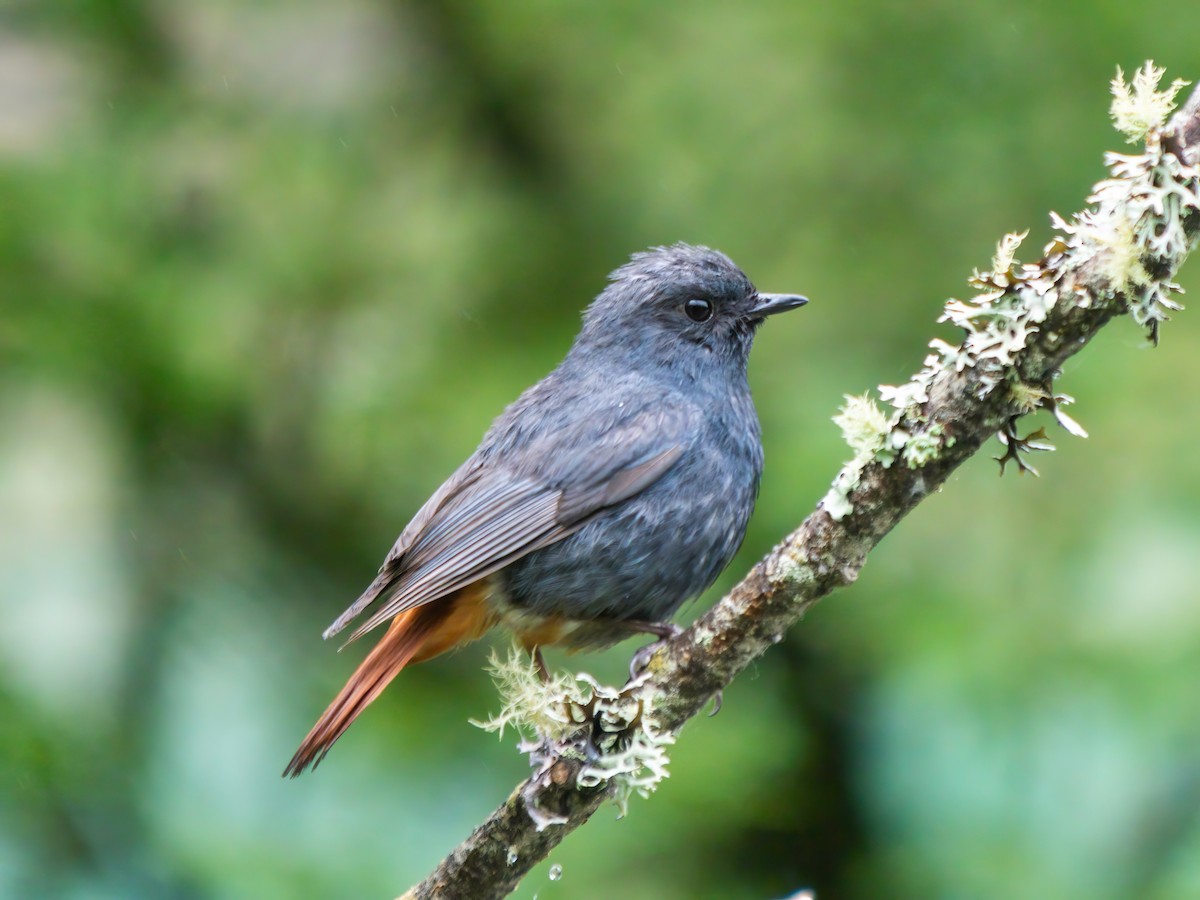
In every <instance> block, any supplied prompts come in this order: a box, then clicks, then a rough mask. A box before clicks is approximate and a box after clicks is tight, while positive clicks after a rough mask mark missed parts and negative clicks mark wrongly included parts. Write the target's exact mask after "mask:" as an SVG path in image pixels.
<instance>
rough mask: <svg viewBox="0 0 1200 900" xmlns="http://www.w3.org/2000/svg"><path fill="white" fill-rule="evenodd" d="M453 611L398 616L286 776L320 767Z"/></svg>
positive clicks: (432, 608) (433, 608)
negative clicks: (346, 733)
mask: <svg viewBox="0 0 1200 900" xmlns="http://www.w3.org/2000/svg"><path fill="white" fill-rule="evenodd" d="M449 612H450V609H449V608H448V607H447V606H446V605H443V604H438V603H433V604H430V605H428V606H421V607H418V608H416V609H412V610H409V611H407V612H405V613H401V614H400V615H398V616H396V618H395V619H393V620H392V624H391V626H390V627H389V628H388V630H387V634H385V635H384V636H383V638H382V639H381V640H380V641H379V643H378V644H376V645H375V647H374V648H373V649H372V650H371V652H370V653H369V654H367V658H366V659H364V660H363V661H362V664H361V665H360V666H359V667H358V668H357V669H356V670H355V671H354V674H353V675H351V676H350V680H349V681H348V682H346V686H345V687H344V688H342V689H341V691H340V692H339V693H338V695H337V696H336V697H335V698H334V700H333V702H332V703H330V704H329V708H328V709H326V710H325V712H324V713H323V714H322V715H321V718H320V719H318V720H317V724H316V725H314V726H313V727H312V730H311V731H310V732H309V733H308V736H307V737H306V738H305V739H304V740H303V742H302V743H301V744H300V749H299V750H297V751H296V755H295V756H293V757H292V761H291V762H289V763H288V764H287V768H286V769H284V770H283V774H284V776H285V777H286V776H290V777H292V778H295V777H296V776H297V775H299V774H300V773H302V772H303V771H304V770H305V769H307V768H309V767H310V766H311V767H313V768H316V767H317V765H319V764H320V762H321V760H323V759H324V758H325V754H326V753H328V752H329V748H330V747H332V746H333V745H334V743H335V742H336V741H337V739H338V738H340V737H341V736H342V735H343V734H344V733H345V731H346V729H347V728H349V727H350V724H351V723H352V722H353V721H354V720H355V719H356V718H358V715H359V713H361V712H362V711H363V710H364V709H366V708H367V706H369V705H370V703H371V701H373V700H374V699H375V698H376V697H378V696H379V694H380V693H381V692H382V691H383V689H384V688H385V687H387V686H388V683H389V682H390V681H391V680H392V679H393V678H395V677H396V676H397V675H398V674H399V673H400V670H401V669H403V668H404V667H405V666H406V665H408V663H409V662H411V661H412V660H413V658H414V657H416V656H418V655H419V654H421V650H422V648H424V647H425V646H426V643H427V641H428V640H429V638H430V637H431V636H432V635H433V633H434V632H435V631H436V630H437V629H438V628H439V626H440V625H441V624H442V619H444V618H445V617H446V615H447V614H448V613H449ZM426 649H427V650H428V649H429V648H426Z"/></svg>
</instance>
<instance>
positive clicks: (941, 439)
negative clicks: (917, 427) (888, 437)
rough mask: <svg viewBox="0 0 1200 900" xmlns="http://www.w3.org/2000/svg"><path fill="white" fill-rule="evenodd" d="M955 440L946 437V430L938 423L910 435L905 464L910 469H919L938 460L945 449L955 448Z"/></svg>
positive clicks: (906, 446)
mask: <svg viewBox="0 0 1200 900" xmlns="http://www.w3.org/2000/svg"><path fill="white" fill-rule="evenodd" d="M953 446H954V438H952V437H949V438H947V437H945V429H944V428H943V427H942V426H941V425H940V424H938V423H935V424H933V425H930V426H929V427H928V428H926V429H925V430H924V431H922V432H919V433H917V434H913V435H910V436H909V438H908V440H907V441H906V442H905V444H904V451H903V457H904V462H905V463H906V464H907V465H908V467H909V468H910V469H919V468H921V467H922V466H925V465H928V464H929V463H931V462H933V461H934V460H935V459H937V458H938V457H939V456H940V455H941V452H942V448H943V447H953Z"/></svg>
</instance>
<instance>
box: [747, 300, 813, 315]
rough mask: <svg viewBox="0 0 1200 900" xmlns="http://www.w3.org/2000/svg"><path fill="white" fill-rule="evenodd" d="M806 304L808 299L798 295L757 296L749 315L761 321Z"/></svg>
mask: <svg viewBox="0 0 1200 900" xmlns="http://www.w3.org/2000/svg"><path fill="white" fill-rule="evenodd" d="M807 302H808V298H807V297H801V296H800V295H799V294H759V295H758V300H757V302H756V303H755V304H754V308H753V309H752V310H751V311H750V315H751V316H753V317H754V318H756V319H762V318H765V317H766V316H773V315H775V313H781V312H787V311H788V310H789V309H799V308H800V307H801V306H803V305H804V304H805V303H807Z"/></svg>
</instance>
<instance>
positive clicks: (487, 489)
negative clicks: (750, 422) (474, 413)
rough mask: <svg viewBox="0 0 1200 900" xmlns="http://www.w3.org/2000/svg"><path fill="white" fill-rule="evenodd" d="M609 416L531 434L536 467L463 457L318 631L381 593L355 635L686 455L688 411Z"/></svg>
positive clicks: (505, 560) (342, 621)
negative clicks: (368, 580) (375, 570)
mask: <svg viewBox="0 0 1200 900" xmlns="http://www.w3.org/2000/svg"><path fill="white" fill-rule="evenodd" d="M613 418H614V417H613V416H605V415H602V414H601V415H598V416H597V415H593V416H589V417H588V419H587V420H581V421H580V422H578V423H575V424H574V425H573V426H571V427H568V428H565V429H561V430H558V431H556V432H555V433H554V434H553V435H550V436H548V437H546V438H544V439H542V440H539V441H536V442H534V445H531V446H529V447H528V448H526V449H527V450H528V451H529V452H527V453H523V454H521V456H522V458H523V459H526V460H528V459H531V458H532V459H541V460H545V465H544V466H541V467H539V471H536V472H530V471H527V470H529V469H530V467H529V466H528V465H526V466H523V467H516V466H513V467H506V466H505V465H504V464H503V463H502V462H499V461H497V460H495V459H493V460H489V461H488V462H487V463H486V464H484V463H481V462H480V460H479V458H478V457H477V456H476V457H472V458H471V460H468V462H467V463H466V464H464V466H463V467H462V468H461V469H460V470H459V471H458V472H456V473H455V474H454V475H453V476H451V478H450V480H449V481H448V482H447V483H446V485H443V487H442V488H441V489H439V490H438V492H437V493H435V494H434V496H433V497H432V498H430V500H429V502H428V503H426V504H425V506H424V507H422V508H421V510H420V512H418V513H417V515H416V516H415V517H414V519H413V521H412V522H411V523H410V524H409V526H408V527H407V528H405V530H404V533H403V534H401V536H400V539H399V540H398V541H397V542H396V546H395V547H393V549H392V552H391V553H389V554H388V558H387V561H386V562H385V563H384V565H383V568H381V569H380V572H379V575H378V577H376V579H375V581H374V582H372V584H371V586H370V587H369V588H367V590H366V591H365V592H364V593H363V595H362V596H361V597H359V598H358V600H356V601H355V602H354V603H353V604H352V605H351V606H350V608H349V609H347V610H346V611H345V612H344V613H343V614H342V615H341V616H339V617H338V619H337V621H335V622H334V623H333V625H331V626H330V627H329V629H328V630H327V631H326V632H325V637H331V636H332V635H334V634H337V633H338V632H339V631H341V630H342V629H343V628H344V627H345V626H346V625H348V624H349V623H350V621H351V620H353V619H355V618H357V617H358V616H359V615H360V614H361V613H362V612H363V611H364V610H365V609H366V608H367V607H368V606H370V605H371V604H373V603H375V602H376V601H379V602H380V605H379V607H378V608H377V609H376V610H375V611H374V612H373V613H372V614H371V616H370V617H369V618H368V619H367V620H366V621H364V622H363V623H362V624H361V625H359V626H358V628H356V629H355V631H354V632H353V633H352V634H351V635H350V638H349V640H351V641H353V640H355V639H356V638H359V637H361V636H362V635H363V634H365V633H366V632H368V631H370V630H371V629H372V628H375V627H376V626H378V625H380V624H382V623H383V622H385V621H387V620H388V619H391V618H392V617H393V616H395V615H397V614H398V613H401V612H404V611H405V610H409V609H413V608H414V607H417V606H421V605H423V604H425V603H429V602H431V601H433V600H436V599H438V598H439V597H444V596H446V595H447V594H450V593H453V592H454V591H456V590H459V589H460V588H463V587H465V586H466V585H469V584H472V583H473V582H475V581H478V580H479V579H481V578H484V577H486V576H487V575H490V574H492V573H493V572H495V571H497V570H499V569H501V568H503V567H504V566H506V565H508V564H509V563H511V562H513V561H514V560H516V559H519V558H520V557H522V556H524V555H526V554H527V553H531V552H533V551H534V550H537V549H539V548H541V547H545V546H547V545H549V544H553V543H554V542H556V541H560V540H562V539H563V538H565V537H567V536H568V535H570V534H571V533H572V532H574V531H576V530H577V529H579V528H580V527H582V526H583V525H584V524H586V523H587V521H588V520H589V519H590V518H592V517H593V516H595V515H596V514H597V513H600V512H602V511H603V510H605V509H607V508H609V507H612V506H615V505H617V504H618V503H621V502H622V501H624V500H627V499H629V498H630V497H632V496H634V495H635V494H637V493H639V492H640V491H642V490H644V489H645V488H646V487H648V486H649V485H651V484H653V483H654V482H655V481H657V480H658V479H659V478H661V477H662V476H663V474H664V473H666V472H667V471H668V470H669V469H670V468H671V467H672V466H673V465H674V464H675V462H676V461H677V460H678V459H679V458H680V456H682V455H683V453H684V451H685V449H686V446H687V443H688V442H689V440H690V436H691V432H692V429H693V421H694V418H695V417H694V415H693V413H692V412H691V410H689V409H688V408H686V407H679V406H675V407H668V408H666V409H662V408H660V409H658V410H647V409H645V408H643V411H642V412H640V413H638V414H635V415H632V416H628V417H625V418H624V419H623V420H620V421H617V422H612V419H613ZM606 419H607V420H608V422H606V421H605V420H606ZM608 423H612V424H608ZM606 426H607V427H606ZM572 451H574V452H572Z"/></svg>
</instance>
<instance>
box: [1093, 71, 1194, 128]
mask: <svg viewBox="0 0 1200 900" xmlns="http://www.w3.org/2000/svg"><path fill="white" fill-rule="evenodd" d="M1166 71H1167V70H1166V69H1160V68H1159V67H1158V66H1156V65H1154V62H1153V60H1147V61H1146V62H1145V64H1144V65H1143V66H1142V67H1141V68H1140V69H1138V70H1137V71H1136V72H1134V73H1133V78H1132V79H1130V83H1129V84H1126V83H1125V73H1124V72H1122V71H1121V67H1120V66H1117V76H1116V78H1114V79H1113V80H1112V93H1113V102H1112V108H1111V109H1110V114H1111V115H1112V119H1113V125H1114V127H1115V128H1116V129H1117V131H1119V132H1121V133H1122V134H1123V135H1125V139H1126V140H1127V141H1129V143H1131V144H1136V143H1137V142H1138V141H1142V140H1145V139H1146V136H1147V135H1148V134H1149V133H1150V132H1151V131H1153V130H1155V129H1158V128H1162V126H1163V125H1164V124H1165V123H1166V121H1167V116H1169V115H1170V114H1171V111H1172V110H1173V109H1174V108H1175V95H1176V94H1178V93H1179V92H1180V90H1182V89H1183V88H1185V87H1187V86H1188V82H1186V81H1183V80H1182V79H1179V78H1176V79H1175V80H1174V81H1172V82H1171V84H1170V85H1168V87H1167V89H1166V90H1165V91H1160V90H1158V85H1159V82H1160V81H1162V77H1163V75H1165V74H1166Z"/></svg>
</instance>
